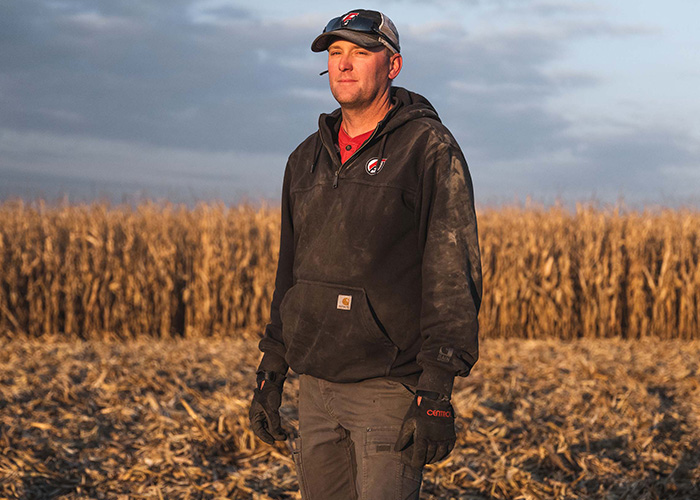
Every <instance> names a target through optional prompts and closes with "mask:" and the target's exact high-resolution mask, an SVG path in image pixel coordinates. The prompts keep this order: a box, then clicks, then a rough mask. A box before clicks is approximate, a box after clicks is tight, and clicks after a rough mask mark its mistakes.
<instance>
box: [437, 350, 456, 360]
mask: <svg viewBox="0 0 700 500" xmlns="http://www.w3.org/2000/svg"><path fill="white" fill-rule="evenodd" d="M454 352H455V350H454V349H452V348H451V347H445V346H442V347H441V348H440V353H439V354H438V357H437V359H438V361H442V362H443V363H449V362H450V359H452V354H453V353H454Z"/></svg>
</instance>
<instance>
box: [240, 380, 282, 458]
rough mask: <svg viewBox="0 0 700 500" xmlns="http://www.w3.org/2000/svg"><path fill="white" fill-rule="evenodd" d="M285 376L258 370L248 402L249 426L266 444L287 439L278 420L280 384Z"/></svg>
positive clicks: (280, 402)
mask: <svg viewBox="0 0 700 500" xmlns="http://www.w3.org/2000/svg"><path fill="white" fill-rule="evenodd" d="M285 379H286V377H285V376H284V375H282V374H280V373H275V372H263V371H260V372H258V377H257V384H256V388H255V392H254V393H253V401H252V403H251V404H250V411H249V412H248V417H249V418H250V427H251V429H252V430H253V432H254V433H255V435H256V436H258V437H259V438H260V439H262V440H263V441H265V442H266V443H267V444H273V443H274V442H275V441H284V440H285V439H287V433H286V432H284V429H282V424H281V422H280V411H279V410H280V404H282V386H283V385H284V381H285Z"/></svg>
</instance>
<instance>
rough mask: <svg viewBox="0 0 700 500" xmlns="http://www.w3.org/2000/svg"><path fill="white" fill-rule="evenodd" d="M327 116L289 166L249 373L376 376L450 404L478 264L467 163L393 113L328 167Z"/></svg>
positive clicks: (474, 310)
mask: <svg viewBox="0 0 700 500" xmlns="http://www.w3.org/2000/svg"><path fill="white" fill-rule="evenodd" d="M340 123H341V112H340V109H337V110H335V111H334V112H332V113H330V114H322V115H321V116H320V118H319V129H318V131H317V132H315V133H314V134H312V135H311V136H309V137H308V138H307V139H306V140H305V141H304V142H302V143H301V144H300V145H299V146H298V147H297V148H296V150H295V151H294V152H293V153H292V154H291V155H290V157H289V160H288V162H287V166H286V170H285V174H284V182H283V187H282V221H281V238H280V251H279V261H278V267H277V275H276V279H275V291H274V294H273V298H272V304H271V307H270V322H269V324H268V325H267V326H266V328H265V333H264V336H263V338H262V340H261V341H260V344H259V347H260V350H261V351H263V353H264V355H263V359H262V361H261V363H260V367H259V370H265V371H274V372H279V373H286V372H287V369H288V368H289V367H291V368H292V369H293V370H294V371H295V372H297V373H299V374H308V375H311V376H314V377H317V378H321V379H325V380H328V381H331V382H357V381H361V380H365V379H370V378H376V377H387V378H390V379H394V380H397V381H400V382H402V383H405V384H408V385H411V386H414V387H416V388H417V389H421V390H426V391H433V392H438V393H441V394H445V395H450V394H451V392H452V385H453V382H454V377H455V376H466V375H468V374H469V371H470V370H471V368H472V366H474V363H476V360H477V358H478V337H477V334H478V319H477V315H478V311H479V306H480V303H481V294H482V291H481V283H482V278H481V260H480V254H479V242H478V235H477V221H476V214H475V210H474V196H473V188H472V182H471V177H470V175H469V170H468V167H467V163H466V160H465V159H464V156H463V154H462V151H461V150H460V148H459V145H458V144H457V142H456V141H455V139H454V137H452V135H451V134H450V132H449V131H448V130H447V128H446V127H445V126H444V125H443V124H442V123H441V121H440V119H439V118H438V114H437V112H436V111H435V109H434V108H433V106H432V105H431V104H430V103H429V102H428V101H427V100H426V99H425V98H424V97H422V96H421V95H419V94H416V93H413V92H410V91H407V90H406V89H403V88H400V87H393V88H392V108H391V110H390V111H389V112H388V113H387V115H386V116H385V117H384V119H383V120H382V121H381V122H379V124H378V125H377V127H376V129H375V130H374V132H373V134H372V135H371V136H370V138H369V139H368V140H367V141H366V142H365V143H364V144H363V145H362V147H361V148H359V149H358V150H357V151H356V152H355V154H353V156H351V157H350V158H349V159H348V160H347V161H346V162H345V163H342V164H341V161H340V156H339V154H338V150H337V146H336V140H337V134H338V130H339V128H340Z"/></svg>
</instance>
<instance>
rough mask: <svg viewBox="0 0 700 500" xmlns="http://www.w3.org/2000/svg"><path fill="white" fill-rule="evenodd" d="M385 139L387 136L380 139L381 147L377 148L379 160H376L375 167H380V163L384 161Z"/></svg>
mask: <svg viewBox="0 0 700 500" xmlns="http://www.w3.org/2000/svg"><path fill="white" fill-rule="evenodd" d="M387 137H389V134H384V137H382V143H381V146H379V159H378V160H377V162H378V163H377V167H381V165H382V161H383V160H384V147H385V146H386V139H387Z"/></svg>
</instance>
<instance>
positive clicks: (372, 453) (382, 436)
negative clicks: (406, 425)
mask: <svg viewBox="0 0 700 500" xmlns="http://www.w3.org/2000/svg"><path fill="white" fill-rule="evenodd" d="M398 433H399V427H396V426H387V427H369V428H367V432H366V435H365V446H364V453H363V457H362V481H361V484H359V485H358V486H359V488H358V489H359V490H360V499H361V500H373V499H377V498H381V499H386V500H390V499H391V500H418V498H419V497H420V487H421V481H422V479H423V474H422V470H417V469H413V468H412V467H408V466H406V465H405V464H404V463H403V462H402V461H401V453H400V452H396V451H394V445H395V444H396V439H397V437H398Z"/></svg>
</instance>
